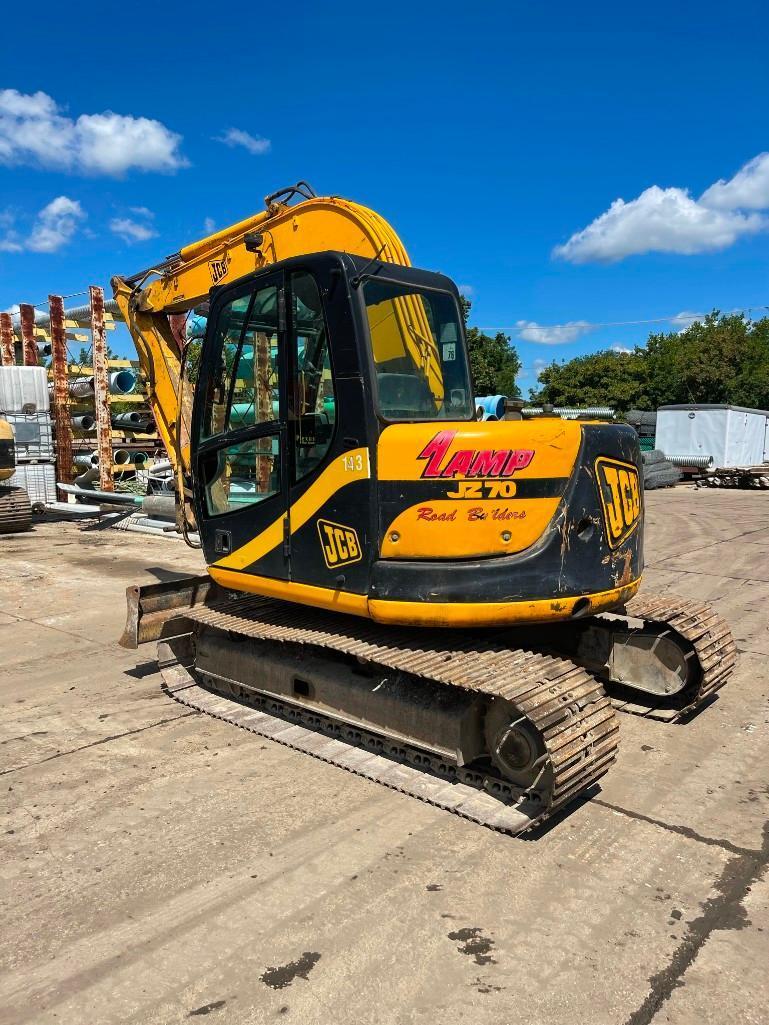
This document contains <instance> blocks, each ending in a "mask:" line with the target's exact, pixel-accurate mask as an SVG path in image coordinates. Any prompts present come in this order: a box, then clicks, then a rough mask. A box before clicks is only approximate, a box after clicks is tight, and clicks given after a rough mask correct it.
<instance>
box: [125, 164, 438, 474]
mask: <svg viewBox="0 0 769 1025" xmlns="http://www.w3.org/2000/svg"><path fill="white" fill-rule="evenodd" d="M295 199H298V202H292V200H295ZM329 249H334V250H337V251H340V252H347V253H352V254H355V255H357V256H363V257H371V258H374V257H376V258H377V259H380V260H384V261H386V262H389V263H397V264H401V265H405V266H409V263H410V261H409V258H408V254H407V253H406V250H405V248H404V246H403V243H402V242H401V240H400V239H399V238H398V236H397V234H396V233H395V231H394V230H393V228H392V227H391V226H390V225H389V224H388V223H387V221H385V220H384V219H383V218H382V217H380V216H379V214H377V213H375V212H374V211H373V210H369V209H368V208H367V207H364V206H361V205H359V204H358V203H353V202H350V201H349V200H346V199H339V198H337V197H333V196H331V197H319V196H316V195H315V194H314V192H313V191H312V189H311V188H310V187H309V186H308V185H307V184H306V182H298V183H297V184H296V185H294V186H291V187H290V188H288V189H283V190H281V191H280V192H276V193H273V194H272V195H270V196H267V197H266V199H265V209H264V210H263V211H262V212H261V213H258V214H255V215H253V216H252V217H248V218H246V219H245V220H242V221H239V222H238V223H237V224H233V225H231V226H230V227H228V228H224V229H222V230H221V231H218V232H216V233H215V234H213V235H209V236H208V237H207V238H204V239H201V240H200V241H198V242H193V243H191V244H190V245H188V246H185V247H184V248H183V249H182V250H180V252H179V253H176V254H174V255H173V256H171V257H169V258H168V259H167V260H165V261H164V262H162V263H161V264H159V265H157V266H156V267H150V268H148V269H147V270H145V271H142V272H140V273H138V274H134V275H132V276H131V277H128V278H123V277H114V278H113V279H112V288H113V293H114V296H115V299H116V301H117V303H118V306H119V307H120V311H121V313H122V314H123V318H124V320H125V322H126V324H127V326H128V330H129V331H130V332H131V336H132V337H133V340H134V344H135V345H136V351H137V353H138V355H139V362H140V364H141V367H142V370H143V371H144V374H145V376H146V379H147V396H148V400H149V403H150V406H151V408H152V411H153V413H154V416H155V421H156V423H157V427H158V431H159V433H160V436H161V438H162V439H163V442H164V444H165V447H166V451H167V452H168V455H169V458H170V459H171V462H172V464H173V467H174V471H175V474H176V476H177V481H179V478H180V474H181V475H183V474H184V473H185V472H186V471H187V470H188V467H189V442H188V438H187V426H188V425H189V420H190V416H189V414H190V409H191V404H192V397H191V394H190V390H189V389H186V390H185V389H184V388H183V381H182V360H183V353H184V338H183V332H181V331H179V329H178V327H176V322H175V320H174V315H178V314H185V313H188V312H189V311H191V310H194V309H195V307H196V306H199V305H200V304H201V303H202V302H204V301H205V300H207V299H208V295H209V292H210V290H211V289H212V288H213V287H215V286H217V285H221V284H229V283H230V282H232V281H235V280H237V279H238V278H242V277H244V276H245V275H247V274H251V273H253V272H254V271H257V270H261V269H262V268H264V267H266V266H268V265H270V264H273V263H276V262H277V261H278V260H285V259H288V258H289V257H292V256H301V255H303V254H307V253H318V252H323V251H325V250H329ZM397 304H398V305H397V308H396V309H395V310H394V313H395V316H394V317H393V318H392V319H393V324H394V336H393V337H394V341H395V344H397V345H400V346H401V347H402V348H403V349H405V350H407V351H408V352H409V353H410V355H411V358H412V359H413V360H414V361H415V362H417V363H418V364H422V365H424V364H425V363H427V364H428V366H430V365H431V364H432V365H433V366H436V365H437V354H436V353H435V352H433V351H431V349H430V346H429V345H428V346H427V347H426V345H425V340H426V339H427V340H429V339H430V338H431V335H430V330H429V325H428V324H427V321H426V317H425V311H424V309H423V308H422V306H421V304H420V303H418V302H417V301H415V300H408V299H406V300H403V299H401V300H397ZM430 344H432V343H430ZM431 380H433V383H432V385H431V386H432V388H433V393H434V394H435V395H436V396H437V395H438V394H439V393H440V388H441V383H440V380H439V375H438V374H436V375H434V379H433V378H431ZM441 397H442V394H441Z"/></svg>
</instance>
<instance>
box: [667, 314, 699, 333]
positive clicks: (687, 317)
mask: <svg viewBox="0 0 769 1025" xmlns="http://www.w3.org/2000/svg"><path fill="white" fill-rule="evenodd" d="M704 319H705V314H704V313H692V312H691V311H690V310H681V312H680V313H676V315H675V317H671V318H670V323H671V324H675V325H676V326H677V327H681V328H684V329H685V328H687V327H690V325H692V324H693V323H694V322H695V320H704Z"/></svg>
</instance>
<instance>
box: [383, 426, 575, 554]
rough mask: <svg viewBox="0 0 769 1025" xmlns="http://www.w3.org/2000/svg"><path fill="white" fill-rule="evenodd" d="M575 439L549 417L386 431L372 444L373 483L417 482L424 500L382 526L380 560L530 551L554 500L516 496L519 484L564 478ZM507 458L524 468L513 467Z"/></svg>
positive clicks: (569, 469) (551, 513)
mask: <svg viewBox="0 0 769 1025" xmlns="http://www.w3.org/2000/svg"><path fill="white" fill-rule="evenodd" d="M450 434H451V435H453V437H452V438H451V440H450V443H448V444H447V443H445V441H446V438H447V437H448V435H450ZM435 439H439V443H438V444H437V445H435V444H433V446H432V450H431V449H430V446H431V443H433V442H435ZM581 439H582V431H581V427H580V425H579V424H578V423H575V422H573V421H567V420H553V419H548V420H541V421H539V422H537V421H531V422H527V421H500V422H493V421H486V422H480V423H448V422H447V423H445V424H444V423H440V424H439V423H424V424H398V425H393V426H392V427H388V428H387V429H386V430H385V431H383V432H382V434H381V436H380V438H379V445H378V450H377V451H378V458H377V465H378V478H379V480H381V481H388V480H391V481H420V485H421V488H422V490H424V492H425V497H424V498H420V499H419V500H417V501H416V502H414V504H412V505H410V506H409V507H407V508H406V509H404V510H403V511H401V512H400V513H399V514H398V515H397V516H396V517H395V518H394V519H393V520H392V521H391V522H390V523H388V524H386V529H385V530H384V534H383V538H382V546H381V555H382V557H383V558H388V559H415V558H422V559H429V558H439V559H445V558H465V559H466V558H472V557H479V556H487V555H504V554H510V553H513V552H520V551H523V550H524V549H525V548H529V547H530V546H531V545H533V544H534V542H535V541H537V539H538V538H539V537H541V536H542V534H543V532H544V531H545V529H546V528H547V526H548V524H549V523H550V521H551V520H552V518H553V516H554V515H555V513H556V510H557V509H558V504H559V501H560V498H559V497H558V496H555V497H554V496H552V495H551V496H544V497H531V498H527V497H523V496H522V495H521V493H520V492H521V491H522V490H523V489H522V488H520V487H519V482H521V481H535V480H538V479H548V480H549V479H552V478H560V479H563V480H565V479H566V478H568V477H569V476H570V475H571V473H572V470H573V469H574V464H575V462H576V459H577V455H578V453H579V447H580V442H581ZM469 453H472V457H471V458H468V454H469ZM506 453H509V455H506ZM514 453H520V454H521V458H520V459H519V460H518V462H520V463H526V465H521V466H518V467H516V460H515V457H514ZM527 460H528V462H527ZM452 465H454V466H465V468H466V470H467V472H461V471H456V472H454V471H452V469H451V467H452ZM443 474H447V476H444V475H443ZM421 482H424V483H423V484H422V483H421ZM414 490H418V489H414ZM436 490H440V496H439V497H437V498H436V497H435V492H436Z"/></svg>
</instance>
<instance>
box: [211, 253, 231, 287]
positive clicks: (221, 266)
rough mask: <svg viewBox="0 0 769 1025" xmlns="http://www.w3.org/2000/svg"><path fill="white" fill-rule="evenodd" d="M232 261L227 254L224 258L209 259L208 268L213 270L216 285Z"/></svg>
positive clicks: (213, 279)
mask: <svg viewBox="0 0 769 1025" xmlns="http://www.w3.org/2000/svg"><path fill="white" fill-rule="evenodd" d="M229 266H230V261H229V259H228V258H227V257H226V256H225V257H224V259H223V260H209V262H208V269H209V271H210V272H211V281H213V283H214V284H215V285H216V284H217V283H218V282H219V281H221V280H222V278H223V277H225V275H226V274H227V271H228V270H229Z"/></svg>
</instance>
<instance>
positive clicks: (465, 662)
mask: <svg viewBox="0 0 769 1025" xmlns="http://www.w3.org/2000/svg"><path fill="white" fill-rule="evenodd" d="M112 284H113V290H114V295H115V298H116V300H117V303H118V305H119V307H120V310H121V312H122V314H123V317H124V318H125V321H126V324H127V325H128V328H129V330H130V332H131V334H132V336H133V339H134V342H135V344H136V348H137V351H138V353H139V358H140V361H141V364H142V367H143V369H144V371H145V373H146V375H147V378H148V394H149V399H150V402H151V405H152V408H153V412H154V414H155V418H156V421H157V424H158V428H159V430H160V432H161V434H162V437H163V440H164V442H165V445H166V448H167V450H168V453H169V456H170V458H171V460H172V462H173V465H174V472H175V475H176V480H177V495H178V498H179V500H180V503H179V510H180V512H179V516H180V529H181V530H183V532H184V533H185V537H186V538H187V539H188V541H190V543H197V544H199V546H200V547H202V550H203V555H204V556H205V560H206V563H207V566H208V573H207V574H206V575H204V576H199V577H188V578H184V579H181V580H178V581H171V582H162V583H159V584H155V585H150V586H148V587H145V586H142V587H136V588H129V590H128V616H127V623H126V630H125V633H124V636H123V639H122V643H123V644H124V645H126V646H128V647H135V646H136V645H138V644H140V643H144V642H148V641H157V642H159V644H158V658H159V663H160V666H161V669H162V673H163V680H164V684H163V686H164V687H165V689H166V690H167V692H168V693H169V695H171V696H173V697H174V698H175V699H176V700H177V701H179V702H182V703H183V704H185V705H188V706H189V707H191V708H194V709H198V710H200V711H203V712H206V713H208V714H210V715H213V716H217V717H219V718H221V719H223V720H225V721H227V722H230V723H233V724H236V725H238V726H240V727H242V728H244V729H247V730H251V731H252V732H254V733H256V734H259V735H261V736H264V737H269V738H272V739H274V740H276V741H278V742H280V743H283V744H286V745H289V746H291V747H293V748H295V749H297V750H300V751H303V752H306V753H308V754H310V755H313V756H315V757H317V758H320V759H323V760H325V761H327V762H330V763H333V764H334V765H339V766H342V767H344V768H346V769H348V770H350V771H352V772H355V773H358V774H360V775H362V776H364V777H367V778H369V779H372V780H376V781H377V782H380V783H382V784H385V785H387V786H389V787H392V788H394V789H396V790H399V791H401V792H403V793H406V794H410V795H412V796H414V797H417V798H419V799H421V800H423V801H427V802H430V803H432V804H433V805H436V806H438V807H441V808H445V809H448V810H450V811H453V812H455V813H457V814H459V815H462V816H464V817H466V818H468V819H471V820H473V821H475V822H479V823H482V824H484V825H486V826H489V827H491V828H494V829H497V830H500V831H503V832H507V833H510V834H518V833H522V832H525V831H526V830H529V829H531V828H532V827H534V826H538V825H540V824H541V823H543V822H544V821H545V820H546V819H548V818H549V817H550V816H552V815H553V814H554V813H556V812H557V811H559V810H560V809H562V808H564V807H565V806H566V805H567V804H568V803H569V802H571V801H573V799H574V798H576V797H578V796H579V795H581V794H585V793H586V792H587V791H589V790H590V788H591V787H592V786H593V784H594V783H595V782H596V780H598V779H599V778H600V777H601V776H602V775H603V774H604V773H606V772H607V770H608V769H609V768H610V767H611V765H612V763H613V761H614V759H615V756H616V751H617V742H618V735H619V728H618V721H619V720H618V716H617V714H616V711H615V710H616V709H622V710H623V711H625V712H632V713H636V714H638V715H645V716H649V717H651V718H656V719H662V720H665V721H668V722H675V721H678V720H681V719H682V718H684V717H688V716H690V715H691V714H692V713H693V712H694V711H695V710H696V709H698V708H699V707H700V706H701V705H702V704H703V703H704V702H706V701H708V700H709V699H710V698H711V697H712V695H713V694H715V692H716V691H717V690H718V689H719V688H721V687H722V686H723V685H724V684H725V683H726V681H727V679H728V678H729V676H730V674H731V671H732V667H733V665H734V661H735V646H734V642H733V640H732V637H731V634H730V631H729V628H728V626H727V625H726V624H725V623H724V622H723V620H722V619H721V618H720V617H719V616H718V615H717V614H716V613H715V612H714V611H713V609H712V608H710V607H709V606H708V605H707V604H705V603H703V602H694V601H690V600H688V599H684V598H677V597H675V596H673V595H670V594H664V595H653V594H641V595H638V594H637V593H636V592H637V591H638V589H639V586H640V584H641V574H642V569H643V554H642V544H643V488H642V486H641V479H642V477H641V474H642V467H641V455H640V451H639V446H638V441H637V437H636V434H635V432H634V431H633V429H632V428H631V427H628V426H624V425H616V424H606V423H599V422H587V421H566V420H561V419H559V418H556V417H542V418H539V419H535V420H525V421H499V422H488V421H487V422H482V421H479V420H478V419H477V414H476V407H475V402H474V398H473V393H472V387H471V381H470V375H469V369H468V360H467V351H466V345H465V334H464V325H463V320H462V316H461V314H460V303H459V295H458V292H457V289H456V286H455V285H454V283H453V282H452V281H451V280H450V279H449V278H447V277H445V276H443V275H442V274H437V273H432V272H428V271H424V270H417V269H416V268H414V267H412V266H410V263H409V259H408V256H407V254H406V251H405V249H404V247H403V245H402V243H401V241H400V240H399V238H398V236H397V235H396V234H395V232H394V230H393V229H392V228H391V227H390V225H389V224H388V223H387V222H386V221H385V220H384V219H383V218H382V217H380V216H379V215H378V214H377V213H375V212H373V211H372V210H369V209H367V208H365V207H363V206H360V205H358V204H356V203H353V202H350V201H347V200H344V199H340V198H336V197H318V196H316V195H315V194H314V192H313V191H312V190H311V189H310V187H309V186H308V185H307V184H306V183H304V182H300V183H298V184H297V185H295V186H292V187H291V188H289V189H286V190H282V191H281V192H278V193H275V194H273V195H271V196H268V197H267V199H266V202H265V210H264V211H262V212H261V213H259V214H256V215H255V216H252V217H250V218H248V219H246V220H244V221H241V222H239V223H238V224H235V225H233V226H231V227H229V228H226V229H224V230H222V231H219V232H217V233H215V234H213V235H211V236H209V237H208V238H205V239H203V240H201V241H199V242H195V243H193V244H192V245H189V246H187V247H186V248H184V249H182V250H181V251H180V252H179V253H177V254H175V255H173V256H171V257H169V258H168V259H167V260H165V261H164V262H162V263H159V264H157V265H156V266H154V267H152V268H150V269H148V270H146V271H144V272H142V273H140V274H136V275H133V276H132V277H126V278H121V277H116V278H114V279H113V282H112ZM191 325H195V326H194V329H192V330H191ZM201 325H203V326H201ZM196 539H197V540H196Z"/></svg>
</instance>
